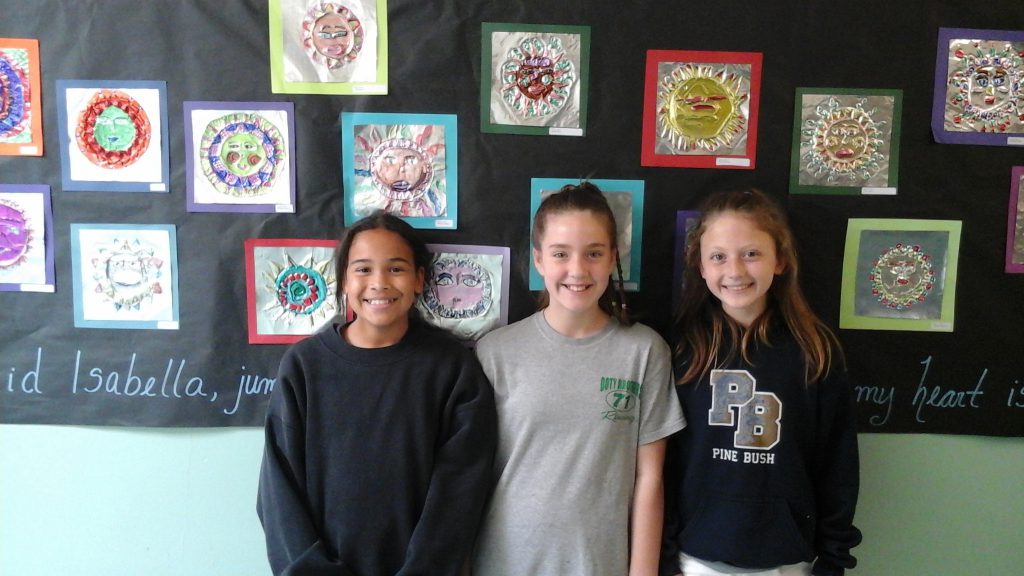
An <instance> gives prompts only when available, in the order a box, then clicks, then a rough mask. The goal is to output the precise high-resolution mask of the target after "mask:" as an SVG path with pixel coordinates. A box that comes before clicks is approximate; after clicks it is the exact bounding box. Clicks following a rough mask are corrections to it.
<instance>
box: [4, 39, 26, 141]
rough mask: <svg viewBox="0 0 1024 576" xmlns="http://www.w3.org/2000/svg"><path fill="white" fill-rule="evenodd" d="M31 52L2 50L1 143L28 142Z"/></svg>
mask: <svg viewBox="0 0 1024 576" xmlns="http://www.w3.org/2000/svg"><path fill="white" fill-rule="evenodd" d="M28 67H29V62H28V52H27V51H25V50H19V49H4V50H0V142H11V143H14V142H29V141H30V140H31V134H29V131H28V130H26V129H27V128H28V127H29V125H30V123H31V114H32V101H31V96H32V94H31V90H30V87H29V81H28V73H27V72H26V70H27V69H28Z"/></svg>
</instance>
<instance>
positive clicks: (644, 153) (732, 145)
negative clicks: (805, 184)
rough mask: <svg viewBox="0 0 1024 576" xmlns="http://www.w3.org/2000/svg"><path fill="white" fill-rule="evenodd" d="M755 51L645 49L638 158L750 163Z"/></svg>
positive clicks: (757, 67) (757, 74) (757, 78)
mask: <svg viewBox="0 0 1024 576" xmlns="http://www.w3.org/2000/svg"><path fill="white" fill-rule="evenodd" d="M761 60H762V56H761V54H760V53H757V52H702V51H691V50H648V51H647V67H646V73H645V80H644V116H643V130H642V143H641V150H640V163H641V165H643V166H671V167H684V168H738V169H752V168H754V160H755V157H756V152H757V115H758V106H759V103H760V91H761Z"/></svg>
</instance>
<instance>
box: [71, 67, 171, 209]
mask: <svg viewBox="0 0 1024 576" xmlns="http://www.w3.org/2000/svg"><path fill="white" fill-rule="evenodd" d="M57 93H58V97H59V99H60V104H59V105H58V112H59V116H60V141H61V179H62V182H63V186H64V190H100V191H114V192H167V191H168V184H169V181H170V176H169V166H168V150H167V85H166V83H165V82H157V81H141V80H140V81H129V80H110V81H105V80H104V81H93V80H57Z"/></svg>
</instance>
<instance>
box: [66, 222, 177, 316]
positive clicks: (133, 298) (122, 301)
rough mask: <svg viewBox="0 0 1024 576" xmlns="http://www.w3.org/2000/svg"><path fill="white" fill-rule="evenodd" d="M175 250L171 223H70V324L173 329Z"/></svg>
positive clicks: (175, 314) (174, 310)
mask: <svg viewBox="0 0 1024 576" xmlns="http://www.w3.org/2000/svg"><path fill="white" fill-rule="evenodd" d="M177 254H178V252H177V241H176V235H175V228H174V226H173V225H170V224H149V225H146V224H72V225H71V267H72V275H73V280H74V293H75V326H76V327H79V328H136V329H161V330H177V329H178V301H179V296H178V255H177Z"/></svg>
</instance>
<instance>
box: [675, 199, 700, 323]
mask: <svg viewBox="0 0 1024 576" xmlns="http://www.w3.org/2000/svg"><path fill="white" fill-rule="evenodd" d="M698 218H700V211H698V210H679V211H677V212H676V239H675V249H674V250H673V252H672V253H673V255H674V260H673V261H672V306H673V308H675V307H676V306H679V298H680V297H681V295H682V293H683V288H684V287H685V285H686V275H685V270H686V246H687V244H688V240H689V234H690V230H692V229H693V227H694V226H696V225H697V219H698Z"/></svg>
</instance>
